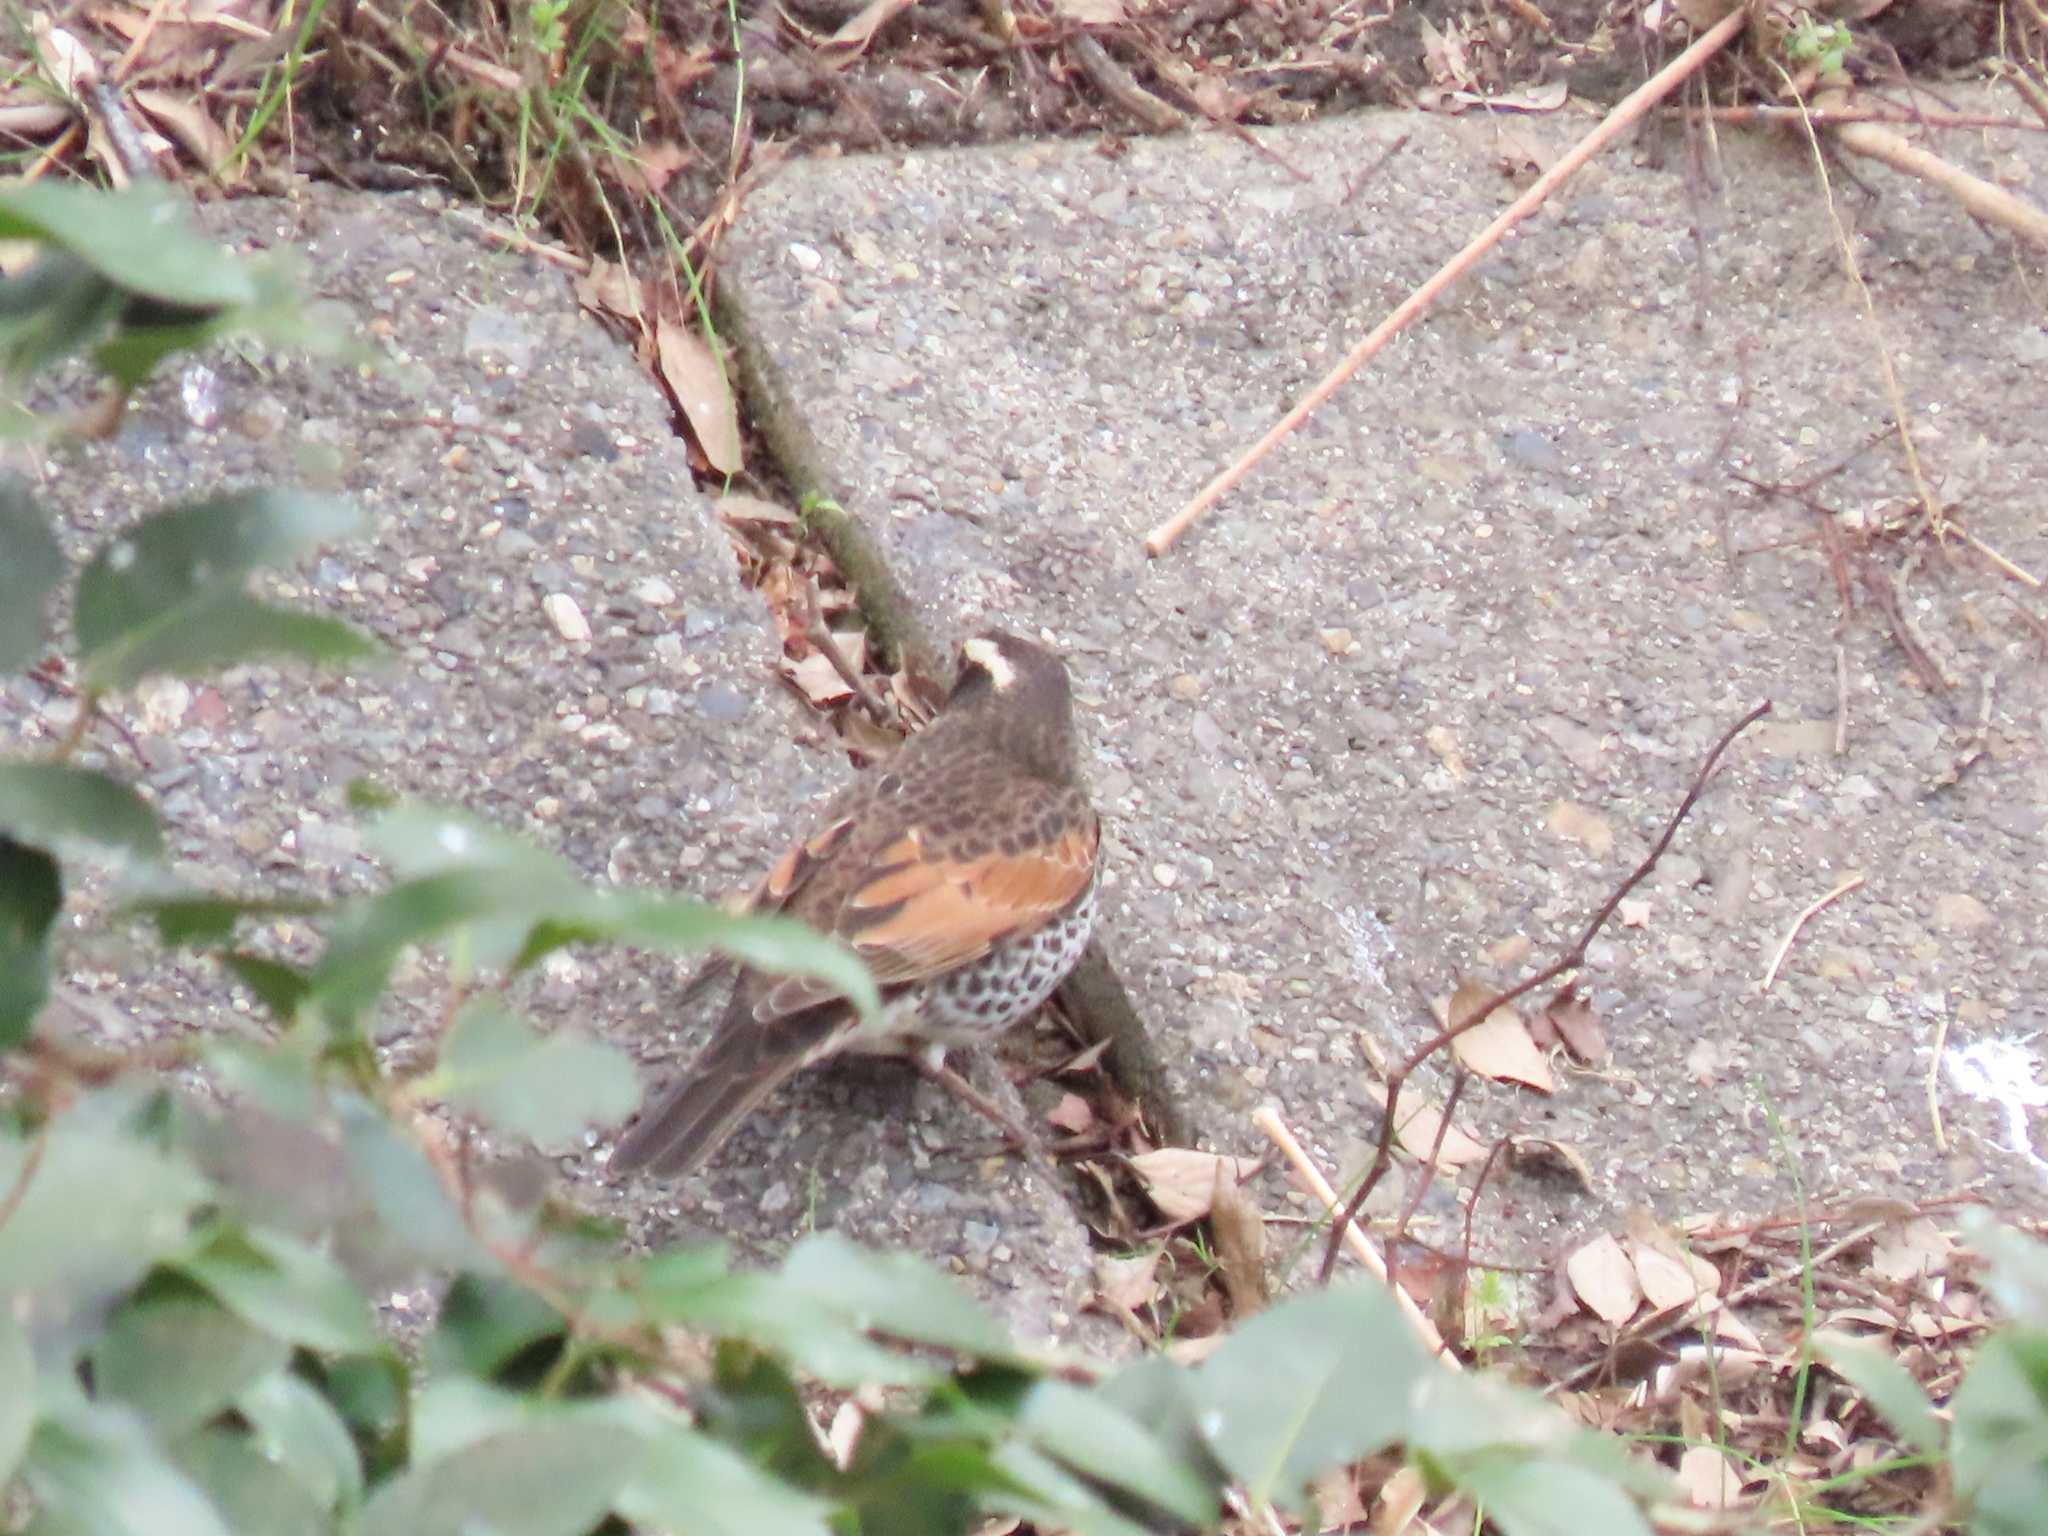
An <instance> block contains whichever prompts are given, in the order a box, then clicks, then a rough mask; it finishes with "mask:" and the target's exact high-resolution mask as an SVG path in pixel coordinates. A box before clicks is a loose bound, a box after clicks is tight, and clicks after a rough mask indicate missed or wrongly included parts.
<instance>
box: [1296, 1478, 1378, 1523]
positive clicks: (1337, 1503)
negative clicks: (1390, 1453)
mask: <svg viewBox="0 0 2048 1536" xmlns="http://www.w3.org/2000/svg"><path fill="white" fill-rule="evenodd" d="M1309 1493H1310V1495H1311V1496H1312V1497H1313V1498H1314V1499H1315V1501H1316V1515H1317V1521H1316V1529H1317V1530H1319V1531H1348V1530H1350V1529H1351V1528H1352V1527H1354V1526H1361V1525H1364V1524H1365V1522H1366V1519H1367V1518H1368V1512H1367V1510H1366V1507H1365V1500H1363V1499H1362V1498H1360V1497H1359V1494H1358V1472H1357V1470H1356V1469H1355V1468H1353V1467H1339V1468H1338V1469H1337V1470H1336V1471H1334V1472H1326V1473H1324V1474H1323V1475H1322V1476H1321V1477H1319V1478H1317V1479H1316V1480H1315V1481H1314V1482H1313V1483H1311V1484H1310V1485H1309Z"/></svg>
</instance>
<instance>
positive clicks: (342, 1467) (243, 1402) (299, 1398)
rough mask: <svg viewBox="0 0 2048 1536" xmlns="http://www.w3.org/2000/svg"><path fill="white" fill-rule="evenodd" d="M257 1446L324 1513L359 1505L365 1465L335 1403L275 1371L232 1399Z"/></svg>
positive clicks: (287, 1374) (288, 1374)
mask: <svg viewBox="0 0 2048 1536" xmlns="http://www.w3.org/2000/svg"><path fill="white" fill-rule="evenodd" d="M235 1411H236V1412H238V1413H240V1414H241V1416H242V1417H243V1418H244V1419H247V1420H248V1421H249V1427H250V1430H251V1432H252V1435H253V1437H254V1439H255V1443H256V1445H257V1447H258V1448H259V1449H260V1450H261V1451H262V1452H263V1453H264V1454H265V1455H266V1456H269V1457H270V1458H272V1459H273V1460H274V1461H276V1462H277V1463H278V1464H279V1465H281V1466H283V1467H285V1468H287V1469H289V1470H290V1472H291V1475H292V1476H293V1478H295V1479H296V1480H297V1481H298V1482H299V1483H301V1484H302V1485H304V1487H305V1488H306V1489H307V1491H308V1492H309V1493H311V1494H312V1496H313V1500H314V1502H315V1503H316V1504H318V1505H319V1506H320V1508H322V1509H323V1510H333V1509H341V1510H351V1509H354V1508H355V1507H356V1506H357V1505H358V1504H359V1503H361V1502H362V1497H363V1464H362V1459H361V1458H360V1457H359V1456H358V1455H357V1454H356V1443H355V1440H354V1439H353V1438H352V1437H351V1436H350V1434H349V1430H348V1425H347V1424H345V1423H343V1422H342V1418H341V1415H340V1414H339V1413H337V1412H336V1411H335V1409H334V1405H333V1404H332V1403H330V1402H328V1400H327V1399H326V1398H325V1397H323V1396H321V1395H320V1393H319V1391H318V1390H316V1389H315V1388H314V1387H313V1386H312V1384H311V1383H309V1382H307V1381H306V1380H305V1379H304V1378H302V1377H299V1376H295V1375H293V1374H292V1373H291V1372H290V1371H279V1372H277V1373H276V1374H275V1375H271V1376H266V1377H264V1378H263V1379H262V1380H261V1381H259V1382H256V1383H254V1384H253V1385H252V1386H250V1388H249V1389H248V1390H247V1391H245V1392H244V1393H243V1394H242V1395H241V1396H240V1397H238V1398H236V1399H235Z"/></svg>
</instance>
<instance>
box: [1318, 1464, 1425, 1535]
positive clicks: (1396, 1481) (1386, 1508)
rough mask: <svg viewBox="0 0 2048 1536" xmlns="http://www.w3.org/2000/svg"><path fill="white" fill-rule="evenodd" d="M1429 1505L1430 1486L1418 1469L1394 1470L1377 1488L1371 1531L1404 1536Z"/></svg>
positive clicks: (1408, 1467) (1399, 1468) (1409, 1467)
mask: <svg viewBox="0 0 2048 1536" xmlns="http://www.w3.org/2000/svg"><path fill="white" fill-rule="evenodd" d="M1428 1502H1429V1484H1428V1483H1427V1482H1426V1481H1425V1480H1424V1479H1423V1475H1422V1473H1421V1472H1420V1471H1419V1470H1418V1469H1416V1468H1415V1467H1411V1466H1408V1465H1406V1464H1405V1463H1404V1464H1403V1465H1401V1466H1400V1467H1398V1468H1396V1469H1395V1471H1394V1475H1393V1476H1392V1477H1390V1478H1388V1479H1387V1480H1386V1481H1385V1482H1384V1483H1382V1484H1380V1496H1379V1498H1378V1499H1377V1500H1375V1501H1374V1514H1373V1523H1372V1528H1373V1530H1374V1531H1376V1532H1380V1533H1381V1536H1405V1533H1406V1532H1408V1531H1409V1530H1410V1529H1411V1524H1410V1523H1411V1522H1412V1521H1413V1520H1414V1519H1415V1517H1416V1516H1417V1515H1419V1514H1421V1513H1422V1506H1423V1505H1424V1504H1427V1503H1428ZM1338 1529H1340V1530H1341V1529H1342V1527H1341V1526H1340V1527H1338ZM1425 1529H1426V1527H1425Z"/></svg>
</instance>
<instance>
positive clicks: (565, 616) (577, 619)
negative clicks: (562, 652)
mask: <svg viewBox="0 0 2048 1536" xmlns="http://www.w3.org/2000/svg"><path fill="white" fill-rule="evenodd" d="M540 607H541V612H543V613H545V614H546V615H547V616H548V622H549V623H550V624H552V625H554V626H555V633H556V634H558V635H560V636H561V637H562V638H563V639H564V640H567V641H568V642H569V643H570V644H572V645H581V644H582V643H583V642H584V641H586V640H588V639H589V638H590V620H588V619H586V618H584V617H583V610H582V609H581V608H578V607H577V606H576V599H575V598H573V597H571V596H570V595H569V594H568V593H566V592H550V593H549V594H548V595H547V596H546V597H544V598H542V599H541V600H540Z"/></svg>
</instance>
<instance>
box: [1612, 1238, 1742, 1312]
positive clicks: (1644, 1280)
mask: <svg viewBox="0 0 2048 1536" xmlns="http://www.w3.org/2000/svg"><path fill="white" fill-rule="evenodd" d="M1628 1256H1629V1259H1630V1260H1631V1261H1632V1262H1633V1263H1634V1265H1635V1269H1636V1283H1637V1284H1638V1285H1640V1286H1641V1287H1642V1289H1643V1299H1644V1300H1646V1301H1648V1302H1649V1304H1650V1305H1651V1306H1652V1307H1653V1308H1655V1309H1656V1310H1657V1311H1659V1312H1668V1311H1670V1310H1671V1309H1672V1308H1674V1307H1689V1306H1691V1305H1692V1304H1693V1303H1694V1302H1695V1301H1697V1300H1699V1298H1700V1296H1701V1295H1702V1294H1709V1295H1711V1294H1712V1292H1711V1290H1710V1289H1709V1288H1708V1287H1706V1286H1702V1285H1701V1283H1700V1276H1699V1275H1698V1274H1696V1273H1694V1271H1693V1270H1692V1269H1691V1268H1690V1267H1689V1266H1688V1265H1686V1264H1685V1263H1684V1262H1683V1261H1681V1260H1679V1259H1677V1258H1674V1257H1673V1256H1672V1255H1670V1254H1668V1253H1665V1252H1663V1251H1662V1250H1661V1249H1658V1248H1655V1247H1652V1246H1651V1245H1650V1244H1648V1243H1639V1242H1636V1241H1634V1240H1633V1239H1631V1240H1630V1241H1629V1243H1628ZM1711 1267H1712V1266H1709V1268H1711ZM1719 1278H1720V1277H1719V1276H1718V1275H1717V1276H1716V1277H1715V1280H1716V1281H1718V1280H1719Z"/></svg>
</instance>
